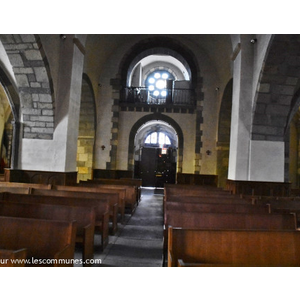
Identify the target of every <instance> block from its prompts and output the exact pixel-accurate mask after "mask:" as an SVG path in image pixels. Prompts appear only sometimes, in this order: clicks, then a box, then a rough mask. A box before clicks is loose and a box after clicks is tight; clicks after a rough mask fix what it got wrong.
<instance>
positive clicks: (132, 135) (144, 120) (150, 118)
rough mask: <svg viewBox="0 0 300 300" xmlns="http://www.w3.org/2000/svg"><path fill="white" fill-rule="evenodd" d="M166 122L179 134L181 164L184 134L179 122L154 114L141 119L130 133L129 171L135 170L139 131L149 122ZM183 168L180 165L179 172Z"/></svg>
mask: <svg viewBox="0 0 300 300" xmlns="http://www.w3.org/2000/svg"><path fill="white" fill-rule="evenodd" d="M155 120H157V121H159V120H160V121H164V122H166V123H168V124H170V125H171V126H172V127H173V128H174V130H175V131H176V133H177V136H178V160H179V162H181V160H180V158H182V156H183V132H182V129H181V128H180V126H179V125H178V123H177V122H175V121H174V120H173V119H172V118H170V117H168V116H166V115H163V114H161V113H154V114H151V115H146V116H144V117H142V118H140V119H139V120H138V121H137V122H136V123H135V124H134V125H133V126H132V128H131V130H130V133H129V143H128V170H131V171H133V169H134V164H133V161H134V139H135V135H136V133H137V131H138V129H139V128H140V127H141V126H142V125H143V124H145V123H147V122H149V121H155ZM181 168H182V166H181V165H180V164H179V165H178V166H177V170H178V171H180V170H181Z"/></svg>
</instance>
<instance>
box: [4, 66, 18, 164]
mask: <svg viewBox="0 0 300 300" xmlns="http://www.w3.org/2000/svg"><path fill="white" fill-rule="evenodd" d="M0 85H1V86H2V87H3V90H4V93H5V94H6V97H7V100H8V102H9V105H10V108H11V111H12V141H11V158H10V159H11V161H10V168H11V169H16V168H18V162H19V153H18V150H19V144H20V119H19V115H20V98H19V94H18V93H17V91H16V89H15V87H14V86H13V84H12V83H11V81H10V79H9V78H8V76H7V75H6V73H5V72H4V71H3V70H2V69H1V68H0Z"/></svg>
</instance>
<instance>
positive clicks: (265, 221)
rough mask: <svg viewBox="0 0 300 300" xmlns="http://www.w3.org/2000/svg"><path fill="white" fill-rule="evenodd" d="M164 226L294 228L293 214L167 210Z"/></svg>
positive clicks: (294, 217) (295, 223) (295, 226)
mask: <svg viewBox="0 0 300 300" xmlns="http://www.w3.org/2000/svg"><path fill="white" fill-rule="evenodd" d="M165 226H166V227H169V226H172V227H182V228H199V229H200V228H208V229H216V228H223V229H286V230H296V229H297V220H296V216H295V214H254V213H252V214H246V213H207V212H206V213H201V212H185V211H179V210H168V211H167V212H166V223H165Z"/></svg>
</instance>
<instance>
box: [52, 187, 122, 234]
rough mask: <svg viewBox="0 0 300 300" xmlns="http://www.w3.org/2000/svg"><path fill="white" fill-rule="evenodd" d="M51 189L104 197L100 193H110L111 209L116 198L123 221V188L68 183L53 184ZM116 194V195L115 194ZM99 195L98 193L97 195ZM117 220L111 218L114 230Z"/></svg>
mask: <svg viewBox="0 0 300 300" xmlns="http://www.w3.org/2000/svg"><path fill="white" fill-rule="evenodd" d="M52 189H53V190H58V191H70V192H76V193H84V194H89V193H92V194H94V193H95V194H101V196H102V197H104V196H105V195H102V194H110V195H107V196H108V198H109V200H110V205H111V210H113V211H114V210H115V199H116V198H117V201H118V212H119V213H120V215H121V222H122V223H123V222H124V219H125V196H126V191H125V189H117V190H113V189H106V188H103V187H97V186H94V185H92V186H80V185H76V186H68V185H54V186H53V187H52ZM116 194H117V195H118V196H116ZM99 196H100V195H99ZM112 215H113V217H112V218H114V216H115V212H113V213H112ZM116 223H117V221H115V219H113V224H115V225H114V226H115V229H114V231H116V230H117V225H116Z"/></svg>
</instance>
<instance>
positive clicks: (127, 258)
mask: <svg viewBox="0 0 300 300" xmlns="http://www.w3.org/2000/svg"><path fill="white" fill-rule="evenodd" d="M162 202H163V190H162V189H150V188H143V189H142V198H141V201H140V202H139V205H138V206H137V208H136V210H135V212H134V214H133V215H130V214H126V218H125V222H124V224H123V225H122V224H120V223H119V224H118V226H119V230H118V232H117V234H116V235H115V236H111V235H110V236H109V244H108V246H107V247H106V249H105V250H104V251H103V252H99V251H97V244H98V243H99V238H100V236H98V235H97V234H96V235H95V254H94V258H95V259H100V260H101V263H100V264H99V263H98V264H93V266H94V267H162V255H163V253H162V248H163V210H162ZM76 257H77V258H80V253H79V252H77V253H76Z"/></svg>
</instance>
